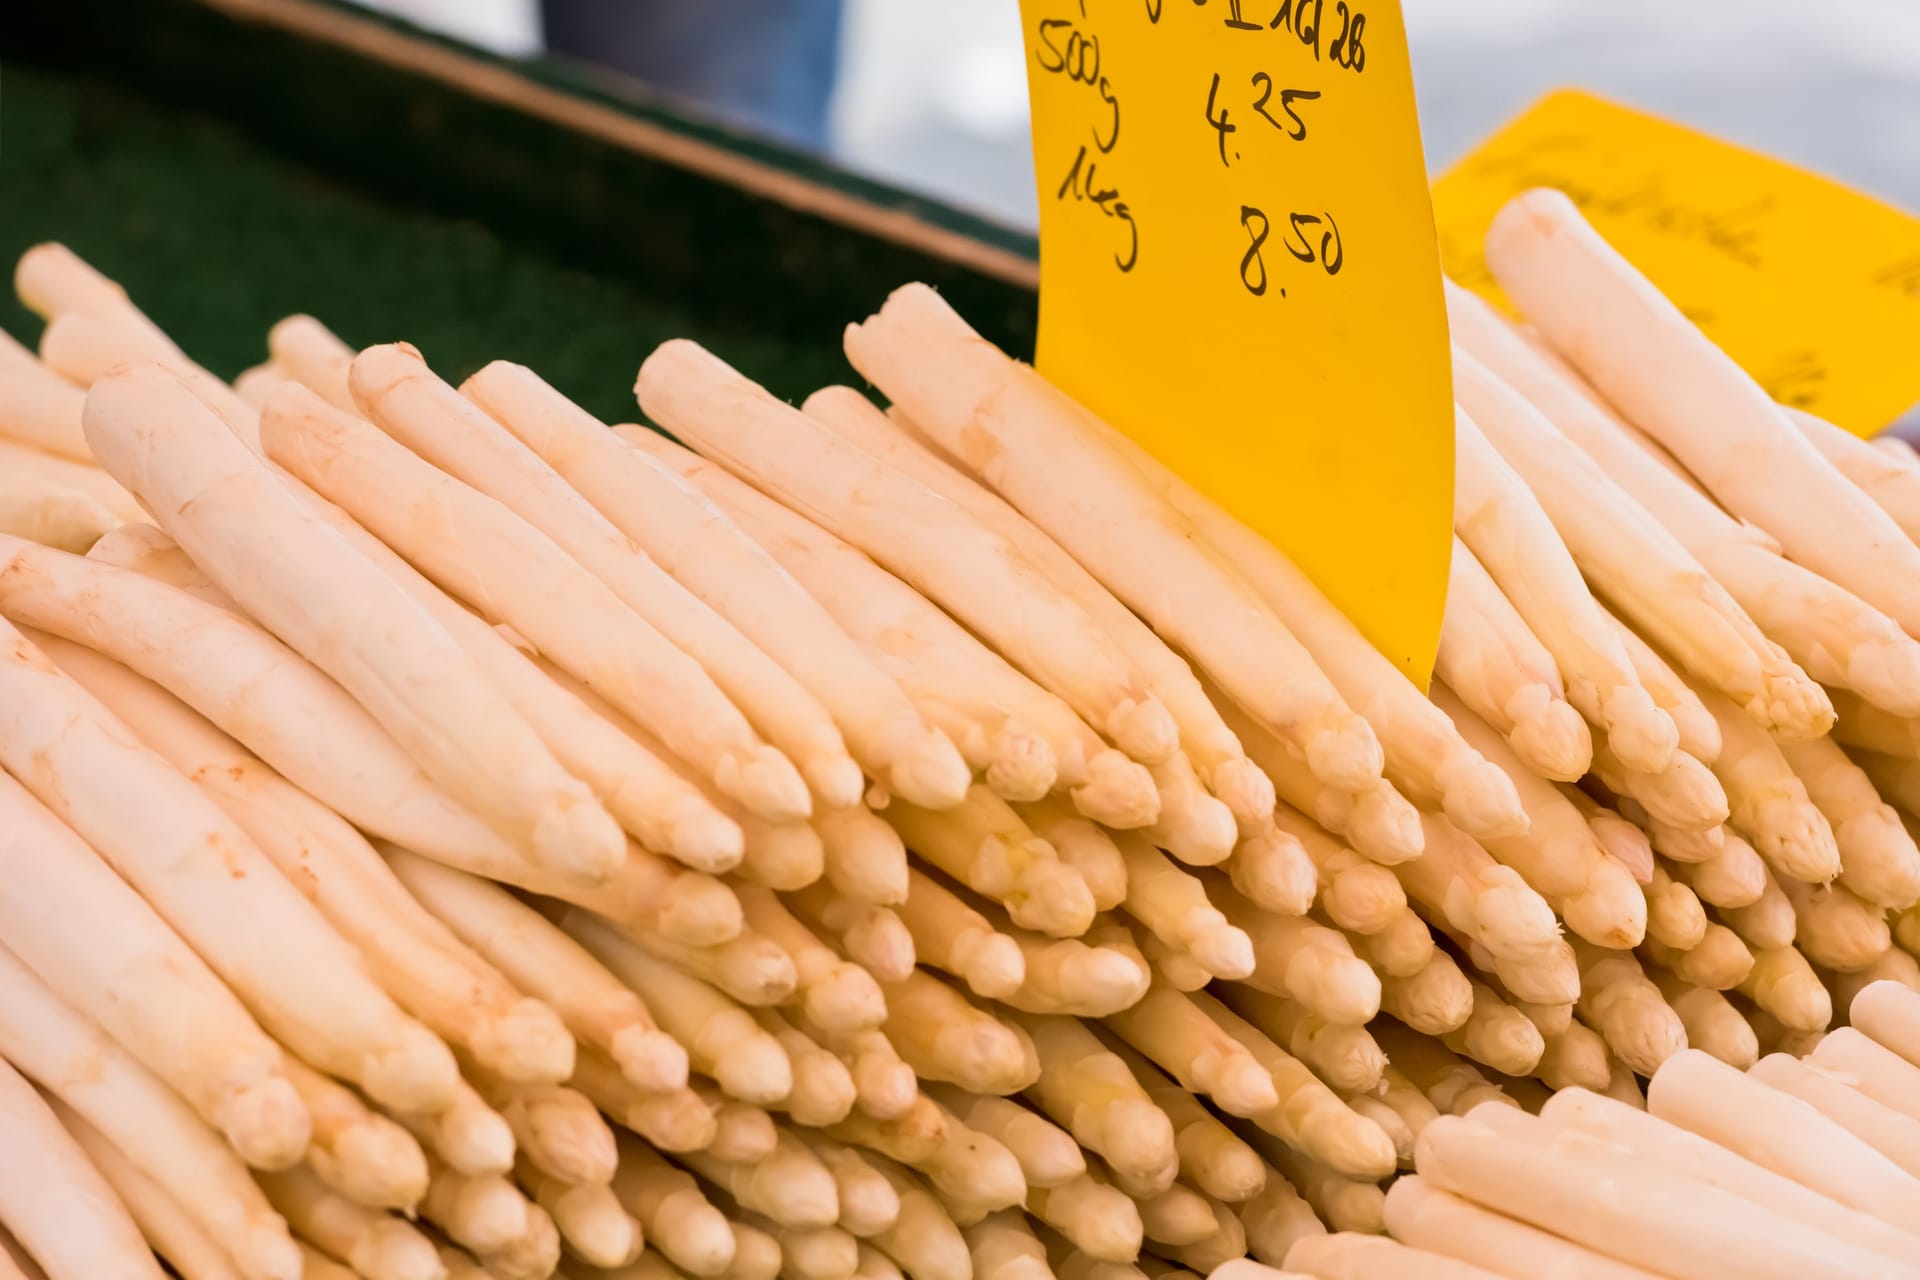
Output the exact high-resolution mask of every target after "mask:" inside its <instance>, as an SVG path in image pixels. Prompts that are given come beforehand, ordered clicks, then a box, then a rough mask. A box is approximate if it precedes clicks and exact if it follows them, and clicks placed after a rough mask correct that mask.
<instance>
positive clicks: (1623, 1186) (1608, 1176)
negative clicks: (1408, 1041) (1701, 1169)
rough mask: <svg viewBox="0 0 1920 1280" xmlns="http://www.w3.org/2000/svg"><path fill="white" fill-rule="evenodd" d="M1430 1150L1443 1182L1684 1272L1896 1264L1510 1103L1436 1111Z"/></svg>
mask: <svg viewBox="0 0 1920 1280" xmlns="http://www.w3.org/2000/svg"><path fill="white" fill-rule="evenodd" d="M1496 1125H1497V1127H1495V1126H1496ZM1419 1160H1420V1174H1421V1177H1423V1178H1425V1179H1427V1180H1428V1181H1430V1182H1432V1183H1433V1184H1434V1185H1435V1186H1437V1187H1439V1188H1440V1189H1441V1190H1445V1191H1451V1192H1453V1193H1454V1194H1455V1195H1458V1196H1461V1197H1463V1198H1465V1199H1468V1200H1473V1201H1475V1202H1477V1203H1479V1204H1482V1205H1484V1206H1486V1207H1487V1208H1489V1209H1493V1210H1495V1211H1497V1212H1501V1213H1505V1214H1508V1215H1510V1216H1512V1217H1515V1218H1519V1219H1520V1220H1522V1221H1524V1222H1528V1223H1530V1224H1532V1225H1533V1226H1536V1227H1539V1228H1540V1229H1542V1230H1545V1231H1550V1232H1553V1233H1555V1234H1558V1235H1562V1236H1565V1237H1566V1238H1568V1239H1570V1240H1573V1241H1575V1242H1576V1243H1579V1244H1582V1245H1585V1246H1586V1247H1588V1248H1590V1249H1593V1250H1595V1251H1597V1252H1601V1253H1605V1254H1607V1255H1608V1256H1611V1257H1615V1258H1618V1259H1620V1260H1622V1261H1626V1262H1631V1263H1635V1264H1638V1265H1641V1266H1645V1267H1649V1268H1658V1274H1662V1275H1666V1276H1671V1277H1675V1280H1714V1278H1716V1277H1721V1276H1725V1275H1728V1274H1734V1275H1740V1276H1752V1277H1755V1280H1760V1278H1762V1277H1765V1278H1767V1280H1786V1278H1787V1277H1791V1276H1823V1277H1852V1276H1869V1275H1878V1274H1881V1273H1882V1272H1884V1270H1885V1261H1886V1260H1885V1259H1884V1258H1881V1257H1879V1256H1878V1255H1875V1254H1873V1253H1870V1252H1868V1251H1867V1250H1866V1249H1864V1248H1860V1247H1849V1246H1848V1245H1847V1244H1846V1243H1843V1242H1842V1241H1841V1240H1838V1239H1835V1238H1834V1237H1832V1236H1828V1235H1825V1234H1823V1233H1821V1232H1819V1231H1816V1230H1814V1229H1812V1228H1809V1227H1806V1226H1804V1225H1802V1224H1800V1223H1798V1222H1794V1221H1791V1220H1782V1219H1780V1218H1777V1217H1775V1216H1773V1215H1771V1214H1769V1213H1768V1212H1766V1211H1765V1210H1763V1209H1762V1208H1761V1207H1760V1206H1758V1205H1755V1204H1752V1203H1750V1202H1746V1201H1742V1200H1741V1199H1740V1198H1739V1197H1738V1196H1735V1195H1732V1194H1730V1193H1728V1192H1725V1191H1722V1190H1720V1189H1719V1188H1717V1187H1713V1186H1708V1185H1704V1184H1700V1183H1695V1182H1691V1181H1688V1180H1686V1179H1683V1178H1679V1177H1676V1176H1674V1175H1673V1174H1671V1173H1668V1172H1666V1171H1665V1170H1663V1169H1659V1168H1651V1167H1648V1166H1645V1165H1643V1164H1641V1163H1639V1162H1637V1161H1635V1160H1633V1159H1632V1158H1631V1157H1630V1156H1628V1155H1626V1154H1625V1153H1624V1152H1621V1151H1620V1150H1619V1149H1617V1148H1613V1147H1609V1146H1607V1145H1606V1144H1605V1143H1603V1142H1601V1141H1599V1140H1597V1139H1595V1138H1592V1137H1591V1136H1589V1135H1587V1134H1584V1133H1575V1132H1565V1131H1561V1132H1554V1131H1551V1130H1550V1129H1549V1128H1548V1127H1547V1126H1546V1125H1545V1124H1543V1123H1542V1122H1541V1121H1540V1120H1538V1119H1537V1118H1536V1117H1532V1116H1528V1115H1526V1114H1525V1113H1524V1112H1520V1111H1516V1110H1512V1109H1510V1108H1483V1109H1482V1110H1478V1111H1476V1112H1475V1113H1474V1115H1472V1116H1470V1117H1464V1118H1463V1117H1442V1118H1441V1119H1439V1120H1436V1121H1435V1122H1434V1123H1433V1124H1431V1125H1429V1126H1428V1127H1427V1131H1426V1132H1425V1133H1424V1134H1422V1135H1421V1137H1420V1153H1419Z"/></svg>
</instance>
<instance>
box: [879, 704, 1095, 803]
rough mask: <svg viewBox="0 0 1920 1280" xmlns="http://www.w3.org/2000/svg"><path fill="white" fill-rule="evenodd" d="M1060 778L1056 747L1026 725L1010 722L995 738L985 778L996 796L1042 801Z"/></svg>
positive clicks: (989, 749) (990, 749)
mask: <svg viewBox="0 0 1920 1280" xmlns="http://www.w3.org/2000/svg"><path fill="white" fill-rule="evenodd" d="M955 758H956V759H958V758H959V757H958V755H957V754H956V756H955ZM963 767H964V766H963ZM1058 776H1059V762H1058V761H1057V760H1056V759H1055V757H1054V752H1053V744H1052V743H1050V742H1048V741H1047V740H1046V739H1045V738H1043V737H1041V736H1040V735H1039V734H1037V733H1034V732H1033V731H1031V730H1030V729H1028V728H1027V727H1026V726H1025V725H1021V724H1017V723H1014V722H1011V721H1010V722H1008V723H1007V724H1005V725H1002V726H1001V728H1000V731H999V732H998V733H996V734H994V735H993V743H992V745H991V746H990V747H989V748H988V757H987V769H986V773H985V776H984V777H983V779H982V780H983V781H984V782H985V783H986V784H987V790H989V791H991V792H993V794H995V795H997V796H999V797H1001V798H1002V799H1004V800H1014V801H1030V800H1038V799H1040V798H1041V797H1042V796H1044V795H1046V794H1047V793H1048V792H1049V791H1051V790H1053V784H1054V782H1055V781H1056V780H1057V778H1058ZM963 794H964V793H963ZM909 798H911V797H909ZM954 803H955V804H958V803H959V801H957V800H956V801H954Z"/></svg>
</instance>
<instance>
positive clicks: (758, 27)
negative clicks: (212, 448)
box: [364, 0, 1920, 228]
mask: <svg viewBox="0 0 1920 1280" xmlns="http://www.w3.org/2000/svg"><path fill="white" fill-rule="evenodd" d="M364 2H365V3H367V4H368V6H369V7H372V8H378V9H382V10H385V11H387V12H390V13H394V14H397V15H399V16H402V17H405V18H407V19H409V20H411V21H413V22H417V23H419V24H420V25H422V26H426V27H429V28H433V29H436V30H440V31H444V32H446V33H448V34H451V35H455V36H457V37H459V38H461V39H465V40H470V41H473V42H474V43H477V44H481V45H484V46H486V47H488V48H491V49H494V50H497V51H500V52H503V53H509V54H513V55H517V56H524V55H534V54H541V53H547V54H549V55H550V56H558V57H569V58H574V59H576V60H589V61H593V62H596V63H600V64H602V66H603V67H605V65H606V64H609V63H610V64H612V67H611V69H609V70H608V71H607V74H610V75H615V74H617V75H626V76H629V77H632V78H637V79H641V80H644V81H646V82H648V83H650V84H652V85H653V86H654V87H655V88H656V90H660V91H664V92H669V93H672V94H674V95H675V96H678V97H682V98H685V99H688V100H690V101H693V102H697V103H699V104H700V106H701V109H702V110H703V111H705V112H706V113H707V114H710V115H713V116H716V117H718V118H721V119H724V120H727V121H729V122H730V123H734V124H737V125H739V126H740V127H742V128H746V129H750V130H754V131H758V132H765V133H772V134H776V135H780V136H784V137H786V138H787V139H788V140H789V141H792V142H795V143H797V144H798V145H802V146H806V147H810V148H813V149H817V150H821V151H824V152H826V153H827V154H828V155H830V156H831V157H832V158H833V159H834V160H835V161H836V162H838V163H840V164H842V165H844V166H846V167H848V168H851V169H854V170H857V171H859V172H862V173H866V174H869V175H871V176H874V177H877V178H881V179H883V180H886V181H889V182H892V183H895V184H897V185H900V186H904V187H907V188H910V189H912V190H915V191H919V192H923V193H925V194H927V195H931V196H935V197H938V198H940V199H943V200H946V201H948V202H950V203H953V204H956V205H959V206H962V207H964V208H967V209H969V210H972V211H974V212H978V213H982V214H985V215H987V216H990V217H994V218H997V219H999V220H1001V221H1003V222H1006V223H1009V224H1012V225H1014V226H1017V227H1023V228H1031V227H1032V226H1033V225H1034V223H1035V219H1036V213H1035V202H1034V185H1033V170H1032V167H1031V160H1030V157H1029V154H1028V146H1027V89H1026V74H1025V69H1024V66H1023V64H1022V57H1021V43H1020V25H1019V6H1018V4H1017V0H964V3H960V2H956V0H364ZM1403 8H1404V11H1405V13H1406V19H1407V28H1408V37H1409V40H1410V42H1411V45H1412V51H1413V66H1414V76H1415V81H1416V88H1417V90H1418V93H1419V100H1420V114H1421V125H1422V129H1423V130H1424V133H1425V139H1426V148H1427V159H1428V163H1429V165H1430V167H1431V168H1432V169H1433V171H1434V172H1436V173H1438V172H1439V171H1440V170H1442V169H1444V168H1445V167H1446V166H1447V165H1448V164H1449V163H1451V162H1452V161H1453V160H1454V159H1455V158H1457V157H1458V156H1459V155H1460V154H1461V153H1462V152H1464V151H1465V150H1467V149H1468V148H1470V147H1471V146H1472V144H1473V143H1474V142H1475V141H1476V140H1478V139H1479V138H1480V137H1482V136H1483V135H1485V134H1486V133H1487V132H1488V131H1490V130H1491V129H1493V128H1494V127H1495V126H1496V125H1498V124H1500V123H1501V122H1502V121H1503V120H1505V119H1506V118H1507V117H1509V116H1511V115H1513V114H1514V113H1515V112H1517V111H1519V110H1520V109H1521V108H1522V107H1524V106H1525V105H1526V104H1527V103H1529V102H1531V101H1532V100H1533V99H1534V98H1535V97H1536V96H1538V95H1539V94H1540V93H1542V92H1544V91H1545V90H1547V89H1550V88H1554V87H1556V86H1560V85H1578V86H1580V87H1583V88H1588V89H1592V90H1595V91H1596V92H1599V93H1602V94H1606V95H1609V96H1611V97H1614V98H1616V99H1618V100H1620V101H1622V102H1624V103H1626V104H1628V105H1631V106H1637V107H1641V108H1644V109H1647V110H1651V111H1656V112H1660V113H1663V114H1665V115H1668V116H1671V117H1672V118H1674V119H1677V120H1680V121H1682V122H1684V123H1687V124H1691V125H1694V126H1697V127H1699V128H1702V129H1705V130H1707V131H1709V132H1711V133H1714V134H1716V135H1718V136H1721V137H1724V138H1727V139H1730V140H1732V141H1736V142H1742V143H1745V144H1747V145H1750V146H1753V147H1756V148H1759V149H1761V150H1764V151H1766V152H1768V153H1770V154H1773V155H1776V156H1779V157H1781V158H1782V159H1786V160H1791V161H1796V162H1798V163H1801V164H1804V165H1806V166H1808V167H1810V168H1813V169H1816V170H1818V171H1820V172H1822V173H1825V174H1828V175H1829V176H1831V177H1834V178H1838V179H1840V180H1842V181H1845V182H1848V183H1851V184H1853V185H1855V186H1857V187H1860V188H1862V189H1863V190H1866V191H1869V192H1872V193H1873V194H1876V195H1879V196H1881V197H1883V198H1885V199H1887V200H1890V201H1892V202H1894V203H1896V204H1898V205H1901V206H1902V207H1904V208H1907V209H1910V210H1920V0H1826V2H1825V3H1817V4H1816V3H1809V2H1808V0H1683V2H1676V0H1403ZM543 9H544V12H543Z"/></svg>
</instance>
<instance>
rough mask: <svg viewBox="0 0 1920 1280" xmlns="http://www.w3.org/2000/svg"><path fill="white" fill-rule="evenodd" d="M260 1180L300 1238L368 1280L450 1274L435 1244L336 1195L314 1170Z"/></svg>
mask: <svg viewBox="0 0 1920 1280" xmlns="http://www.w3.org/2000/svg"><path fill="white" fill-rule="evenodd" d="M257 1176H258V1178H259V1181H260V1189H261V1190H262V1191H265V1192H266V1193H267V1199H268V1200H271V1201H272V1202H273V1207H274V1208H275V1209H277V1210H279V1211H280V1213H281V1214H283V1215H284V1216H285V1217H286V1219H287V1225H289V1226H290V1227H292V1228H293V1230H294V1233H295V1234H296V1235H298V1236H300V1237H301V1238H302V1239H303V1240H305V1241H306V1242H307V1243H309V1244H311V1245H313V1246H314V1247H315V1248H316V1249H318V1250H319V1251H320V1252H322V1253H324V1254H326V1255H327V1256H328V1257H329V1258H332V1259H334V1260H335V1261H337V1262H341V1263H344V1264H345V1265H347V1266H349V1267H351V1268H353V1270H354V1273H355V1274H357V1275H361V1276H364V1277H366V1280H440V1278H441V1277H442V1276H444V1275H445V1274H446V1270H445V1268H444V1266H443V1265H442V1264H441V1262H440V1257H439V1255H438V1254H437V1253H436V1252H435V1251H434V1247H433V1244H432V1243H431V1242H430V1241H429V1240H428V1239H427V1237H426V1236H424V1235H422V1234H421V1233H420V1232H419V1231H418V1230H417V1229H415V1228H414V1227H412V1226H410V1225H409V1224H407V1223H405V1222H403V1221H401V1220H400V1219H399V1218H394V1217H389V1216H387V1215H386V1214H382V1213H379V1212H377V1211H375V1210H373V1209H369V1208H367V1207H366V1206H364V1205H357V1204H354V1203H353V1202H352V1201H351V1200H348V1199H346V1198H345V1197H343V1196H340V1195H337V1194H335V1193H334V1192H332V1191H330V1190H328V1189H327V1187H325V1186H324V1185H323V1184H322V1183H321V1182H320V1180H319V1179H318V1178H316V1177H314V1176H313V1172H312V1171H311V1170H309V1169H306V1168H303V1167H300V1166H298V1165H296V1166H295V1167H293V1168H291V1169H283V1170H281V1171H280V1172H278V1173H262V1174H259V1175H257Z"/></svg>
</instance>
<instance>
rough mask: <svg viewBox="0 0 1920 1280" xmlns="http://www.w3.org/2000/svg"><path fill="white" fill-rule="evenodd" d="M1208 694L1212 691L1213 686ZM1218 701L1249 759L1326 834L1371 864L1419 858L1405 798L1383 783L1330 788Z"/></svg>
mask: <svg viewBox="0 0 1920 1280" xmlns="http://www.w3.org/2000/svg"><path fill="white" fill-rule="evenodd" d="M1206 688H1207V689H1208V690H1209V691H1210V692H1212V691H1214V690H1215V688H1216V686H1214V685H1213V684H1212V683H1211V682H1207V683H1206ZM1216 701H1217V702H1218V703H1219V705H1220V713H1221V715H1222V716H1223V717H1224V718H1225V719H1226V722H1227V723H1228V724H1229V725H1231V726H1232V727H1233V730H1234V732H1236V733H1238V734H1239V735H1240V740H1241V742H1242V743H1244V744H1245V745H1246V748H1247V754H1248V756H1249V757H1250V758H1252V759H1253V760H1254V761H1255V763H1257V764H1258V765H1259V766H1260V768H1261V769H1262V770H1263V771H1264V772H1265V773H1266V774H1267V776H1268V777H1269V778H1271V779H1272V781H1273V785H1274V788H1275V790H1276V791H1278V792H1279V793H1280V797H1281V799H1283V800H1284V801H1285V802H1286V803H1287V804H1290V805H1292V806H1293V807H1294V808H1296V809H1298V810H1299V811H1300V812H1301V813H1303V814H1306V815H1307V816H1309V817H1311V818H1312V819H1313V820H1314V821H1316V822H1318V823H1319V824H1320V825H1321V826H1323V827H1325V828H1326V829H1327V830H1329V831H1331V832H1334V833H1335V834H1337V835H1340V836H1343V837H1345V838H1346V840H1347V841H1348V842H1350V843H1351V844H1352V845H1353V847H1354V849H1356V850H1357V851H1359V852H1360V853H1361V854H1364V855H1365V856H1366V857H1368V858H1370V859H1371V860H1373V861H1374V862H1378V863H1381V864H1382V865H1385V866H1395V865H1397V864H1399V863H1402V862H1406V861H1409V860H1410V859H1413V858H1417V857H1419V856H1420V851H1421V841H1422V839H1423V837H1422V834H1421V830H1420V817H1419V813H1418V811H1417V810H1416V809H1414V807H1413V805H1412V804H1411V803H1410V802H1409V801H1408V800H1407V798H1406V797H1405V796H1403V795H1401V794H1400V793H1399V792H1398V791H1396V790H1394V789H1393V785H1392V784H1391V783H1389V782H1387V781H1385V780H1384V779H1382V780H1381V781H1380V782H1379V783H1378V784H1377V785H1375V786H1373V787H1371V788H1369V789H1368V790H1365V791H1360V792H1353V791H1342V790H1339V789H1337V788H1334V787H1331V786H1328V785H1327V784H1325V783H1323V782H1322V781H1320V780H1319V779H1318V778H1316V777H1315V776H1314V775H1313V772H1312V771H1311V770H1310V769H1309V768H1308V767H1307V766H1306V765H1305V764H1304V763H1302V762H1301V761H1299V760H1297V759H1295V758H1294V757H1293V756H1292V755H1291V754H1290V753H1289V752H1288V749H1287V747H1286V746H1285V744H1283V743H1282V742H1281V740H1280V739H1279V738H1277V737H1275V736H1274V735H1273V734H1271V733H1269V732H1267V730H1265V729H1264V728H1262V727H1261V726H1260V725H1258V724H1257V723H1255V722H1254V720H1253V719H1252V717H1250V716H1248V715H1247V714H1246V713H1245V712H1243V711H1241V710H1240V709H1239V708H1238V707H1237V706H1235V705H1234V704H1233V703H1231V702H1230V701H1229V700H1228V699H1227V697H1226V695H1224V694H1220V695H1218V696H1217V698H1216Z"/></svg>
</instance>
